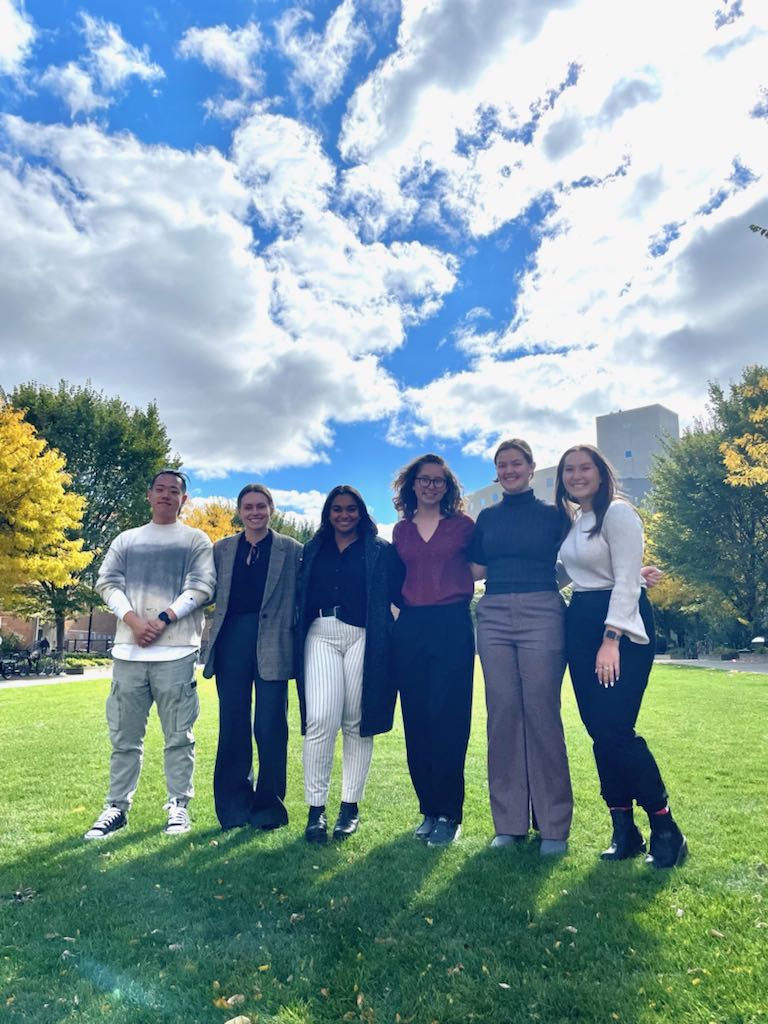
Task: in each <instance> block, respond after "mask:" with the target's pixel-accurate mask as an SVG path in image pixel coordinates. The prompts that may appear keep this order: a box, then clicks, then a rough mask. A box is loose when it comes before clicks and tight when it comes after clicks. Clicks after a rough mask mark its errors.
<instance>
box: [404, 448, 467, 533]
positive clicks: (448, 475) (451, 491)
mask: <svg viewBox="0 0 768 1024" xmlns="http://www.w3.org/2000/svg"><path fill="white" fill-rule="evenodd" d="M426 465H431V466H439V467H440V469H442V471H443V473H444V474H445V493H444V494H443V497H442V499H441V501H440V512H441V513H442V514H443V515H444V516H445V517H446V518H450V517H451V516H455V515H456V514H457V513H458V512H463V511H464V501H463V500H462V497H461V484H460V483H459V481H458V480H457V479H456V477H455V476H454V474H453V472H452V470H451V468H450V467H449V465H448V463H447V462H446V461H445V459H444V458H443V457H442V456H441V455H434V454H433V453H432V452H428V453H427V454H426V455H420V456H419V457H418V459H414V460H413V461H412V462H409V463H408V465H407V466H403V468H402V469H401V470H400V472H399V473H398V474H397V476H396V477H395V480H394V482H393V483H392V489H393V490H394V492H395V496H394V498H393V499H392V503H393V505H394V506H395V508H396V509H397V511H398V512H399V513H400V514H401V515H402V516H403V518H404V519H413V517H414V515H415V514H416V506H417V504H418V502H417V500H416V491H415V490H414V487H413V483H414V481H415V479H416V477H417V476H418V475H419V470H420V469H421V467H422V466H426Z"/></svg>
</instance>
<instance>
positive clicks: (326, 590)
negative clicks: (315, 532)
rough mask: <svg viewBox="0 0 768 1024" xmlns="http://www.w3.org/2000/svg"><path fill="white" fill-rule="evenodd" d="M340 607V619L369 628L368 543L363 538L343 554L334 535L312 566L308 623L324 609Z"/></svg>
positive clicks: (308, 590) (308, 598) (308, 599)
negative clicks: (367, 625) (366, 582)
mask: <svg viewBox="0 0 768 1024" xmlns="http://www.w3.org/2000/svg"><path fill="white" fill-rule="evenodd" d="M336 606H338V607H339V615H338V617H339V618H340V619H341V620H342V621H343V622H347V623H349V625H350V626H365V618H366V592H365V544H364V542H363V538H362V537H358V539H357V540H356V541H354V542H353V543H352V544H350V545H349V547H347V548H345V549H344V550H343V551H339V549H338V547H337V546H336V541H335V539H334V538H333V536H331V537H329V538H328V539H327V540H326V541H325V543H324V544H323V546H322V547H321V548H320V550H319V551H318V553H317V556H316V557H315V560H314V562H313V563H312V575H311V577H310V580H309V587H308V588H307V606H306V614H307V621H308V622H311V621H312V620H313V619H316V618H317V617H318V615H319V614H320V609H321V608H322V609H326V608H333V607H336Z"/></svg>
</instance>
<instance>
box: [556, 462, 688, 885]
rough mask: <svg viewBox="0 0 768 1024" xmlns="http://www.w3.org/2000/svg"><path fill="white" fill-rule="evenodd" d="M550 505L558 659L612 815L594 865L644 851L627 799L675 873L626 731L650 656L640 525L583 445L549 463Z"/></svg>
mask: <svg viewBox="0 0 768 1024" xmlns="http://www.w3.org/2000/svg"><path fill="white" fill-rule="evenodd" d="M555 501H556V504H557V507H558V509H559V510H560V511H561V514H562V515H563V517H564V520H565V522H566V524H567V525H569V527H570V528H569V530H568V534H567V536H566V538H565V540H564V541H563V544H562V547H561V548H560V560H561V562H562V563H563V567H564V569H565V572H566V573H567V574H568V576H569V577H570V579H571V582H572V584H573V598H572V600H571V604H570V606H569V608H568V612H567V616H566V655H567V658H568V667H569V670H570V674H571V680H572V682H573V688H574V691H575V693H576V700H577V702H578V705H579V713H580V714H581V719H582V721H583V722H584V725H585V726H586V728H587V732H588V733H589V735H590V736H591V737H592V741H593V750H594V754H595V762H596V764H597V771H598V775H599V776H600V791H601V793H602V796H603V799H604V800H605V802H606V804H607V805H608V808H609V810H610V812H611V817H612V819H613V839H612V842H611V845H610V846H609V848H608V849H607V850H605V852H604V853H603V854H602V855H601V856H602V858H603V859H604V860H624V859H626V858H628V857H633V856H635V855H636V854H639V853H641V852H643V851H645V840H644V839H643V836H642V835H641V833H640V830H639V829H638V827H637V825H636V824H635V823H634V820H633V816H632V809H633V805H634V803H635V802H637V803H638V805H639V806H640V807H642V808H643V809H644V810H645V811H646V813H647V814H648V819H649V821H650V827H651V835H650V852H649V854H648V856H647V857H646V861H647V862H648V863H649V864H652V865H653V866H654V867H657V868H668V867H675V866H676V865H678V864H681V863H682V862H683V860H684V859H685V856H686V854H687V851H688V847H687V844H686V841H685V836H684V835H683V834H682V832H681V831H680V829H679V828H678V826H677V824H676V822H675V821H674V819H673V817H672V814H671V813H670V810H669V804H668V803H667V791H666V789H665V787H664V783H663V781H662V778H661V774H660V772H659V769H658V766H657V764H656V761H655V759H654V757H653V754H652V753H651V751H650V750H649V749H648V745H647V744H646V742H645V740H644V739H643V738H642V736H638V734H637V733H636V732H635V723H636V722H637V716H638V714H639V712H640V704H641V701H642V699H643V694H644V692H645V688H646V686H647V684H648V677H649V675H650V671H651V666H652V665H653V655H654V649H655V644H654V630H653V614H652V611H651V606H650V603H649V601H648V598H647V596H646V593H645V586H644V583H643V580H642V578H641V575H640V568H641V565H642V559H643V527H642V523H641V521H640V517H639V516H638V514H637V512H636V511H635V509H634V508H633V507H632V506H631V505H630V504H629V503H628V502H626V501H624V500H623V499H622V498H620V497H617V486H616V477H615V475H614V473H613V470H612V469H611V467H610V465H609V464H608V462H607V461H606V459H605V457H604V456H603V455H601V453H600V452H599V451H598V450H597V449H596V448H594V447H592V445H586V444H585V445H577V446H576V447H573V448H569V449H568V451H566V452H565V454H564V455H563V456H562V458H561V459H560V464H559V465H558V467H557V483H556V496H555Z"/></svg>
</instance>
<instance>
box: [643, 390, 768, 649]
mask: <svg viewBox="0 0 768 1024" xmlns="http://www.w3.org/2000/svg"><path fill="white" fill-rule="evenodd" d="M710 394H711V396H713V405H712V412H713V416H712V420H711V422H710V423H708V424H701V423H700V424H698V425H696V426H695V427H694V428H693V429H692V430H689V431H686V432H685V433H684V435H683V436H682V437H681V438H680V439H679V440H677V441H668V442H666V444H665V446H664V451H663V453H662V455H661V456H659V457H658V458H657V460H656V464H655V468H654V470H653V473H652V483H653V491H652V494H651V499H650V515H649V517H648V519H647V529H648V535H649V539H650V542H651V545H652V550H653V552H654V554H655V555H656V556H657V557H658V559H659V561H660V562H661V564H662V565H663V566H664V567H665V568H666V569H668V570H670V571H671V572H672V573H674V574H675V575H676V576H679V577H680V579H681V580H682V581H684V582H685V583H686V584H688V585H689V587H694V588H697V589H698V590H699V591H700V593H701V595H702V596H705V597H706V603H707V604H708V605H709V606H710V607H712V604H713V602H715V603H717V604H719V606H720V607H721V608H722V607H723V604H722V602H727V603H728V605H730V606H731V607H732V608H733V613H734V616H735V618H736V619H737V621H738V622H739V623H740V624H741V627H742V628H741V636H740V640H741V642H744V641H746V640H749V639H750V638H751V637H752V636H753V635H754V631H755V629H759V628H760V627H761V626H762V623H763V618H764V616H765V609H766V600H767V599H768V494H766V493H765V491H764V490H762V489H758V488H741V487H738V488H737V487H733V486H731V485H730V484H729V483H727V482H726V475H727V471H726V468H725V464H724V462H723V454H722V451H721V446H722V444H723V443H724V442H725V441H726V440H727V439H728V435H727V432H726V426H725V413H726V412H727V413H728V414H729V416H730V415H731V414H732V413H733V408H732V406H730V405H729V406H728V408H727V409H726V408H723V407H722V406H720V405H719V397H718V391H717V389H716V388H713V389H711V390H710ZM724 401H727V400H725V399H724ZM729 426H730V428H731V431H732V429H733V424H729ZM728 433H730V436H733V433H732V432H730V431H729V432H728Z"/></svg>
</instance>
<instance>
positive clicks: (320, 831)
mask: <svg viewBox="0 0 768 1024" xmlns="http://www.w3.org/2000/svg"><path fill="white" fill-rule="evenodd" d="M304 838H305V839H306V841H307V842H308V843H321V844H322V843H327V842H328V819H327V818H326V816H325V812H323V813H322V814H320V815H318V816H317V818H315V819H314V820H313V819H312V818H310V820H309V821H308V822H307V827H306V828H305V829H304Z"/></svg>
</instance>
